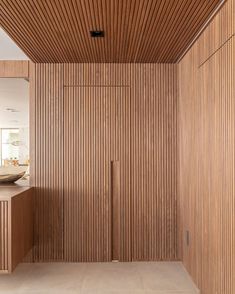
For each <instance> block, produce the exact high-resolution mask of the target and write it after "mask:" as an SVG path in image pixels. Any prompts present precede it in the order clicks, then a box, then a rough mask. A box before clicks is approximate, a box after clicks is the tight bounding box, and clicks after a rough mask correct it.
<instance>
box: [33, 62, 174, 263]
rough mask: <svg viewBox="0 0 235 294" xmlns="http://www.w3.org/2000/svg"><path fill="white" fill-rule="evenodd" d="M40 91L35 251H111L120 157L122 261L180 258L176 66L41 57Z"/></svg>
mask: <svg viewBox="0 0 235 294" xmlns="http://www.w3.org/2000/svg"><path fill="white" fill-rule="evenodd" d="M35 93H36V95H35V113H36V132H35V134H36V135H35V141H36V143H35V144H36V145H35V146H36V148H35V153H34V152H33V153H34V154H37V156H35V158H34V159H33V162H35V167H34V169H33V170H35V186H36V205H35V213H36V225H35V234H36V236H35V250H34V255H35V256H34V260H36V261H37V260H40V261H49V260H67V261H76V260H83V261H88V260H91V261H95V260H110V259H111V247H110V246H111V241H112V240H111V239H112V238H111V225H112V224H111V222H110V223H108V224H107V225H106V227H105V226H104V221H105V220H107V219H110V218H111V215H110V212H107V211H105V210H104V208H105V206H103V207H102V206H101V205H103V202H104V201H106V207H110V205H111V201H110V193H111V187H110V181H111V169H110V166H111V161H112V160H118V161H120V260H123V261H124V260H126V261H127V260H132V259H133V260H175V259H177V257H178V256H177V255H178V254H177V198H176V196H177V194H176V157H175V154H176V148H177V144H176V135H177V134H176V131H177V128H176V124H177V120H176V111H177V109H176V107H177V71H176V66H175V65H158V64H152V65H147V64H143V65H131V64H60V65H58V64H57V65H53V64H37V65H36V70H35ZM95 97H97V100H96V99H95ZM105 113H106V115H105ZM101 119H103V121H101ZM79 125H80V128H79V127H78V128H76V126H79ZM94 127H95V128H96V130H97V132H98V134H100V136H98V135H97V132H94ZM113 130H114V131H113ZM101 143H103V144H101ZM110 143H111V145H110ZM95 146H97V149H98V152H99V153H100V154H99V155H98V158H96V157H95V153H96V152H97V150H96V149H95ZM33 153H32V154H33ZM83 155H84V158H83ZM85 159H86V161H85ZM63 160H64V163H63ZM92 163H94V165H95V169H94V168H93V165H92ZM74 171H79V173H78V174H77V175H76V174H75V173H74ZM100 180H101V181H100ZM102 187H103V189H104V191H103V192H101V193H100V194H99V195H101V196H102V195H103V196H102V197H103V198H102V197H101V196H100V198H94V197H95V196H97V193H95V191H97V189H101V188H102ZM95 199H96V200H97V202H96V201H95ZM98 200H99V201H100V202H98ZM85 201H86V205H87V204H88V206H86V210H83V209H82V208H84V205H85ZM102 201H103V202H102ZM88 208H90V209H88ZM95 209H99V211H100V213H97V214H95ZM102 211H103V216H101V215H102ZM97 215H98V216H97ZM99 216H100V217H99ZM94 217H97V221H98V222H97V223H95V220H94ZM79 220H82V221H83V222H84V223H81V222H80V221H79ZM87 221H88V223H87ZM85 222H86V223H85ZM102 222H103V223H102ZM98 224H100V230H101V228H102V230H103V232H101V231H97V225H98ZM86 228H87V229H88V230H86ZM80 237H81V239H80ZM93 237H94V238H93ZM82 238H83V239H82ZM81 240H83V241H81ZM95 241H98V244H99V245H98V246H97V247H96V244H95ZM82 242H84V243H82ZM95 249H96V250H97V251H96V254H95V253H94V252H93V251H94V250H95ZM84 250H85V251H84ZM88 253H89V254H88Z"/></svg>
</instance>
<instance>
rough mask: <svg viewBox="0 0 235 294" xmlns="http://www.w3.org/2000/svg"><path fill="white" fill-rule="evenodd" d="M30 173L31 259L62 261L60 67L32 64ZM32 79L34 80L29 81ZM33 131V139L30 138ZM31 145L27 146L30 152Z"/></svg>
mask: <svg viewBox="0 0 235 294" xmlns="http://www.w3.org/2000/svg"><path fill="white" fill-rule="evenodd" d="M33 71H34V73H33V77H32V79H31V82H32V83H33V85H34V86H33V88H31V91H33V89H34V90H35V92H34V93H35V97H34V98H33V100H32V102H33V103H34V105H31V109H34V113H33V115H35V120H34V122H35V129H31V134H33V138H34V141H33V144H34V150H33V151H32V150H31V156H32V161H31V165H33V166H31V170H32V171H33V183H32V184H33V185H34V186H35V187H36V188H35V204H34V206H35V213H34V214H35V220H34V238H35V239H34V243H35V249H34V260H37V261H43V260H47V261H50V260H62V259H63V252H64V251H63V224H64V220H63V209H64V202H63V181H64V176H63V172H64V170H63V165H64V161H63V91H64V88H63V65H59V64H36V65H35V69H34V70H33ZM34 78H35V81H33V79H34ZM34 132H35V136H34ZM32 148H33V146H32V147H31V149H32Z"/></svg>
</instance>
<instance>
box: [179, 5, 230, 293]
mask: <svg viewBox="0 0 235 294" xmlns="http://www.w3.org/2000/svg"><path fill="white" fill-rule="evenodd" d="M234 8H235V6H234V1H228V2H227V3H226V4H225V6H224V7H223V9H222V10H221V12H220V13H219V14H218V15H217V16H216V18H215V19H214V21H213V22H212V23H211V24H210V26H209V27H208V29H207V30H206V31H205V32H204V34H203V35H202V36H201V38H200V39H199V40H198V41H197V42H196V44H195V45H194V46H193V47H192V49H191V50H190V52H189V53H188V54H187V55H186V56H185V58H184V59H183V60H182V61H181V63H180V65H179V81H180V94H179V130H180V137H179V139H180V140H179V152H180V153H179V155H180V162H179V163H180V164H179V172H180V177H179V179H180V180H179V195H180V198H181V201H180V203H181V229H182V232H181V233H182V240H183V244H182V254H183V262H184V264H185V266H186V268H187V270H188V271H189V272H190V274H191V275H192V277H193V279H194V280H195V282H196V284H197V285H198V287H199V289H200V290H201V293H202V294H214V293H220V294H233V293H235V279H234V277H235V252H234V248H235V234H234V230H235V202H234V199H235V191H234V167H235V163H234V159H235V158H234V148H235V135H234V121H235V101H234V97H235V74H234V72H235V59H234V52H235V38H234V31H235V30H234V28H235V27H234V17H233V18H232V17H228V16H227V15H228V13H229V14H230V13H231V12H232V13H233V15H234V12H235V10H234ZM222 24H223V25H222ZM186 231H188V232H189V245H187V243H186Z"/></svg>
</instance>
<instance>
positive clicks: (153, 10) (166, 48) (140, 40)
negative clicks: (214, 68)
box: [0, 0, 223, 63]
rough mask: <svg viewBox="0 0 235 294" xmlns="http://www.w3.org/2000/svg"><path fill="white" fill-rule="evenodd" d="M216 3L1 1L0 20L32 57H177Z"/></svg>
mask: <svg viewBox="0 0 235 294" xmlns="http://www.w3.org/2000/svg"><path fill="white" fill-rule="evenodd" d="M221 2H223V1H221V0H207V1H202V0H194V1H193V0H181V1H155V0H148V1H143V0H135V1H133V0H119V1H115V0H98V1H91V0H89V1H87V0H79V1H74V0H69V1H68V0H67V1H65V0H51V1H44V0H37V1H27V0H17V1H10V0H1V2H0V5H1V6H0V9H1V19H0V25H1V26H2V27H3V29H4V30H5V31H6V32H7V33H8V34H9V35H10V36H11V37H12V39H13V40H14V41H15V42H16V43H17V44H18V45H19V46H20V47H21V48H22V49H23V51H24V52H25V53H26V54H27V55H28V56H29V57H30V58H31V59H32V60H33V61H35V62H52V63H53V62H164V63H165V62H176V61H177V60H178V58H179V57H180V56H181V55H182V54H183V52H184V51H185V50H186V48H187V47H188V45H189V44H190V43H191V41H192V40H193V39H194V37H195V35H196V34H197V33H198V31H199V30H200V28H201V27H202V26H203V24H204V23H205V22H206V20H207V19H208V17H209V16H210V15H211V13H212V12H213V11H214V9H215V8H216V7H217V5H218V4H220V3H221ZM92 29H93V30H97V29H103V30H104V31H105V38H103V39H98V40H93V39H91V38H90V35H89V31H90V30H92Z"/></svg>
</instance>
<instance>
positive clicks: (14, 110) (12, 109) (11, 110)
mask: <svg viewBox="0 0 235 294" xmlns="http://www.w3.org/2000/svg"><path fill="white" fill-rule="evenodd" d="M5 110H6V111H9V112H19V110H17V109H15V108H6V109H5Z"/></svg>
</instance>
